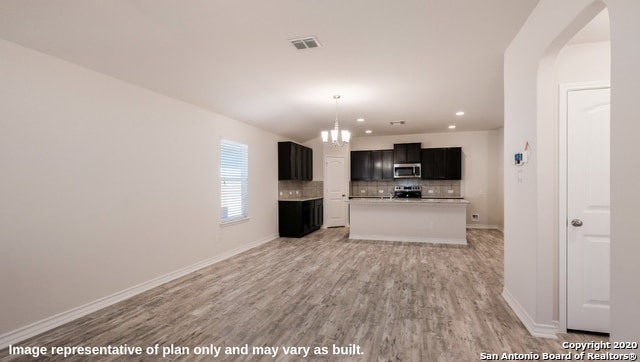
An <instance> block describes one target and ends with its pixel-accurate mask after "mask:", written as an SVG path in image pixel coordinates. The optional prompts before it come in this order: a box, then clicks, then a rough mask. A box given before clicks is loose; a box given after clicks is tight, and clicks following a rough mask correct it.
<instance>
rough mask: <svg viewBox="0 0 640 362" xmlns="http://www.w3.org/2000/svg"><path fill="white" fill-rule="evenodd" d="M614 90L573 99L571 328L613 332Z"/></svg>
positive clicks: (570, 139)
mask: <svg viewBox="0 0 640 362" xmlns="http://www.w3.org/2000/svg"><path fill="white" fill-rule="evenodd" d="M609 93H610V92H609V88H599V89H583V90H574V91H569V92H568V94H567V222H568V224H567V328H568V329H578V330H585V331H594V332H605V333H608V332H609V271H610V258H609V249H610V245H609V244H610V231H609V230H610V227H609V223H610V212H609V210H610V203H609V189H610V184H609V163H610V159H609V144H610V141H609V120H610V101H609V98H610V97H609Z"/></svg>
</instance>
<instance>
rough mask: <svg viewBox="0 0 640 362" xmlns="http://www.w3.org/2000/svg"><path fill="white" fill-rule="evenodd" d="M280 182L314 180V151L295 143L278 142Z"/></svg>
mask: <svg viewBox="0 0 640 362" xmlns="http://www.w3.org/2000/svg"><path fill="white" fill-rule="evenodd" d="M278 180H308V181H311V180H313V150H312V149H311V148H309V147H305V146H302V145H299V144H297V143H294V142H278Z"/></svg>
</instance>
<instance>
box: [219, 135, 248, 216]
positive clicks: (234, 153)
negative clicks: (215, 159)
mask: <svg viewBox="0 0 640 362" xmlns="http://www.w3.org/2000/svg"><path fill="white" fill-rule="evenodd" d="M248 159H249V147H248V146H247V145H244V144H242V143H236V142H231V141H226V140H221V141H220V223H222V224H224V223H229V222H233V221H238V220H242V219H246V218H247V217H248V212H247V209H248V207H247V204H248V201H247V199H248V195H247V189H248V185H247V184H248V178H249V177H248V174H249V172H248V164H249V162H248Z"/></svg>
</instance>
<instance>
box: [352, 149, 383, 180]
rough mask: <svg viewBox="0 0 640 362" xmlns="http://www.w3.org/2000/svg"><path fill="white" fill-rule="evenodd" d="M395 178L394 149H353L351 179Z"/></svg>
mask: <svg viewBox="0 0 640 362" xmlns="http://www.w3.org/2000/svg"><path fill="white" fill-rule="evenodd" d="M371 180H375V181H384V180H393V150H374V151H351V181H371Z"/></svg>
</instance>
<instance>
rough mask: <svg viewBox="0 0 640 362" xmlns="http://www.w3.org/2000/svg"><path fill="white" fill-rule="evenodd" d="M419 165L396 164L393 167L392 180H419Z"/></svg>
mask: <svg viewBox="0 0 640 362" xmlns="http://www.w3.org/2000/svg"><path fill="white" fill-rule="evenodd" d="M420 166H421V165H420V164H419V163H396V164H394V165H393V178H420V176H421V175H422V174H421V173H420V171H421V170H420V168H421V167H420Z"/></svg>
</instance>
